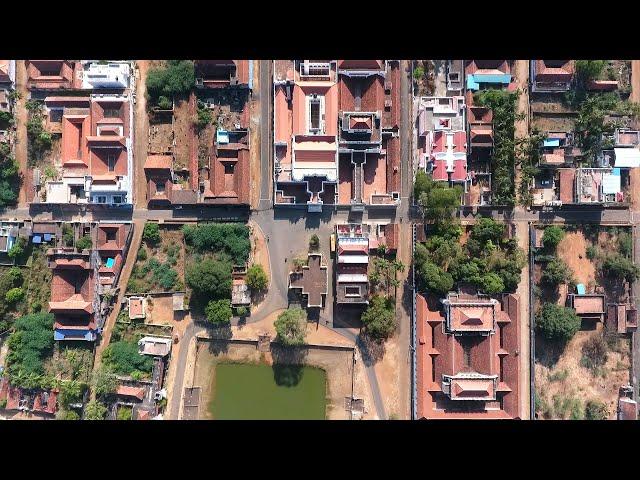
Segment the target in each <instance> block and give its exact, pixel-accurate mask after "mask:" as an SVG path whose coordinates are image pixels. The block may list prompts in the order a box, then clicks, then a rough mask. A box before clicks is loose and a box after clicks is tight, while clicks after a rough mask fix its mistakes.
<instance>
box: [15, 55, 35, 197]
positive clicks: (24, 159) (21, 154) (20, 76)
mask: <svg viewBox="0 0 640 480" xmlns="http://www.w3.org/2000/svg"><path fill="white" fill-rule="evenodd" d="M16 90H17V91H18V93H19V94H20V99H18V100H17V101H16V105H15V118H16V148H15V155H16V160H17V161H18V164H19V165H20V174H21V175H22V178H23V182H22V185H21V186H20V194H19V195H18V208H24V207H27V206H28V204H29V199H28V197H29V196H28V195H27V193H28V191H29V190H30V187H31V182H29V181H27V177H28V174H29V163H28V152H27V109H26V108H25V104H26V103H27V99H28V96H29V91H28V90H27V69H26V67H25V65H24V62H23V61H22V60H16Z"/></svg>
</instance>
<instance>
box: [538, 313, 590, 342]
mask: <svg viewBox="0 0 640 480" xmlns="http://www.w3.org/2000/svg"><path fill="white" fill-rule="evenodd" d="M536 329H537V330H538V331H539V332H540V333H541V334H542V335H543V336H544V337H545V338H546V339H547V340H551V341H558V342H563V343H564V342H568V341H569V340H571V339H572V338H573V336H574V335H575V334H576V332H577V331H578V330H580V317H578V316H577V315H576V312H575V310H573V309H572V308H566V307H562V306H560V305H556V304H555V303H545V304H544V305H543V306H542V308H541V309H540V312H538V316H537V317H536Z"/></svg>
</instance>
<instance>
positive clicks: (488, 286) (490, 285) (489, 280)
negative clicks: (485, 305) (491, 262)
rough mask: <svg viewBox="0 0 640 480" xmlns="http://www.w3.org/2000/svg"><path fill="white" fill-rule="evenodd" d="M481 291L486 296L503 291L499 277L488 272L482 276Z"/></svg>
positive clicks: (502, 283)
mask: <svg viewBox="0 0 640 480" xmlns="http://www.w3.org/2000/svg"><path fill="white" fill-rule="evenodd" d="M481 285H482V291H483V292H484V293H486V294H488V295H495V294H497V293H502V292H504V291H505V288H504V282H503V281H502V278H500V276H499V275H497V274H495V273H493V272H488V273H485V274H484V275H483V276H482V283H481Z"/></svg>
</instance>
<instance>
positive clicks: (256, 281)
mask: <svg viewBox="0 0 640 480" xmlns="http://www.w3.org/2000/svg"><path fill="white" fill-rule="evenodd" d="M268 284H269V280H268V279H267V274H266V273H264V269H263V268H262V265H260V264H258V263H254V264H253V265H251V266H250V267H249V268H248V269H247V286H248V287H249V288H250V289H251V290H253V291H256V292H259V291H262V290H265V289H266V288H267V285H268Z"/></svg>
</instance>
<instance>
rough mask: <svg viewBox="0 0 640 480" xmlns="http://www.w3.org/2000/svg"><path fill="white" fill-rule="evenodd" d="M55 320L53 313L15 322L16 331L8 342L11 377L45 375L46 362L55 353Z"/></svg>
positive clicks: (31, 316)
mask: <svg viewBox="0 0 640 480" xmlns="http://www.w3.org/2000/svg"><path fill="white" fill-rule="evenodd" d="M53 320H54V316H53V314H51V313H34V314H31V315H25V316H23V317H20V318H18V319H17V320H16V321H15V322H14V327H15V330H14V332H13V333H12V334H11V335H10V336H9V339H8V341H7V344H8V346H9V354H8V355H7V369H8V372H9V375H10V376H11V377H13V376H14V375H15V374H17V373H19V372H22V373H24V374H26V375H29V374H36V375H41V374H43V373H44V360H45V358H47V357H48V356H49V355H50V354H51V352H52V351H53V345H54V340H53V334H52V331H53Z"/></svg>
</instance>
